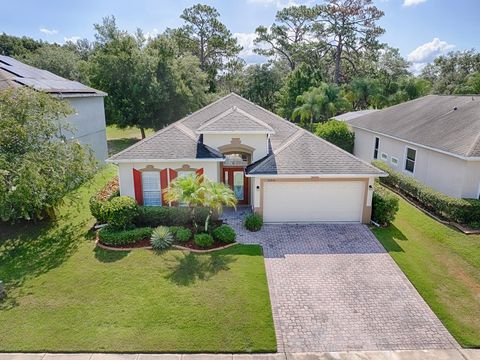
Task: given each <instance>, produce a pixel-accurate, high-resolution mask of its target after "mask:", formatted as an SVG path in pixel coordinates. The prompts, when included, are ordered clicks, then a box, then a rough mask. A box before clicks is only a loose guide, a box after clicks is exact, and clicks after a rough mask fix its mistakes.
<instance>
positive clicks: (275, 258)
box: [227, 218, 458, 352]
mask: <svg viewBox="0 0 480 360" xmlns="http://www.w3.org/2000/svg"><path fill="white" fill-rule="evenodd" d="M227 222H229V223H230V224H231V225H232V226H234V227H235V228H236V230H237V231H238V233H239V237H238V241H239V242H242V243H259V244H261V245H262V246H263V250H264V255H265V266H266V271H267V277H268V286H269V289H270V298H271V302H272V311H273V317H274V323H275V330H276V334H277V343H278V348H279V351H286V352H310V351H345V350H402V349H448V348H456V347H458V344H457V343H456V342H455V340H454V339H453V337H452V336H451V335H450V334H449V333H448V331H447V330H446V329H445V327H444V326H443V325H442V323H441V322H440V320H438V318H437V317H436V316H435V314H434V313H433V312H432V311H431V309H430V308H429V307H428V305H427V304H426V303H425V302H424V301H423V299H422V298H421V296H420V295H419V294H418V292H417V291H416V290H415V288H414V287H413V286H412V284H411V283H410V282H409V281H408V279H407V278H406V277H405V275H404V274H403V273H402V271H401V270H400V269H399V268H398V266H397V265H396V264H395V262H394V261H393V260H392V258H391V257H390V255H388V253H386V252H385V250H384V248H383V247H382V245H381V244H380V243H379V242H378V241H377V239H376V238H375V237H374V235H373V234H372V233H371V231H370V230H369V229H368V228H367V227H366V226H364V225H355V224H352V225H337V224H335V225H330V224H323V225H265V226H264V227H263V229H262V230H261V231H260V232H258V233H249V232H246V231H245V230H243V229H242V226H241V223H240V222H239V221H238V220H235V219H233V218H231V219H228V220H227Z"/></svg>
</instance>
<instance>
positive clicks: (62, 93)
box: [0, 55, 107, 163]
mask: <svg viewBox="0 0 480 360" xmlns="http://www.w3.org/2000/svg"><path fill="white" fill-rule="evenodd" d="M16 86H28V87H31V88H33V89H36V90H39V91H43V92H46V93H49V94H52V95H53V96H56V97H58V98H60V99H65V100H67V101H68V102H69V103H70V105H71V106H72V107H73V108H74V109H75V112H76V113H75V114H74V115H71V116H69V117H68V118H67V119H66V120H67V121H68V122H69V123H70V124H72V125H73V127H74V128H75V132H74V133H70V132H69V133H67V134H63V135H65V136H66V138H67V139H69V140H78V141H79V142H80V143H82V144H87V145H90V146H91V148H92V149H93V151H94V153H95V155H96V157H97V159H98V160H99V161H100V162H101V163H103V162H104V161H105V159H106V157H107V139H106V128H105V110H104V107H103V98H104V96H107V94H106V93H104V92H101V91H98V90H95V89H92V88H90V87H87V86H85V85H83V84H81V83H79V82H77V81H71V80H67V79H64V78H62V77H60V76H57V75H55V74H52V73H51V72H49V71H46V70H41V69H37V68H34V67H32V66H29V65H26V64H23V63H22V62H20V61H18V60H15V59H13V58H11V57H8V56H3V55H0V90H1V89H5V88H8V87H16Z"/></svg>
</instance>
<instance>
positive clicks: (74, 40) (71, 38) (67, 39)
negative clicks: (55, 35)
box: [63, 36, 81, 43]
mask: <svg viewBox="0 0 480 360" xmlns="http://www.w3.org/2000/svg"><path fill="white" fill-rule="evenodd" d="M80 39H81V38H80V36H70V37H64V38H63V41H65V42H69V41H71V42H73V43H76V42H77V41H78V40H80Z"/></svg>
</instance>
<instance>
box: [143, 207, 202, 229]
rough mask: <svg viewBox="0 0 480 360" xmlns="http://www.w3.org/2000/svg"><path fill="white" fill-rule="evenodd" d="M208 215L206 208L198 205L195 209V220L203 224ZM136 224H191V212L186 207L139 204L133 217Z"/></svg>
mask: <svg viewBox="0 0 480 360" xmlns="http://www.w3.org/2000/svg"><path fill="white" fill-rule="evenodd" d="M207 216H208V209H206V208H202V207H199V208H197V209H196V210H195V222H196V223H197V224H203V223H204V222H205V220H206V218H207ZM134 223H135V225H137V226H151V227H156V226H161V225H162V226H191V225H192V214H191V211H190V209H189V208H187V207H174V206H172V207H168V206H141V207H140V208H139V212H138V215H137V216H136V217H135V219H134Z"/></svg>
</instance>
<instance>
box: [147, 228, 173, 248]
mask: <svg viewBox="0 0 480 360" xmlns="http://www.w3.org/2000/svg"><path fill="white" fill-rule="evenodd" d="M172 243H173V235H172V233H171V232H170V230H169V228H168V227H166V226H158V227H156V228H155V229H154V230H153V231H152V236H151V238H150V244H151V245H152V249H153V250H155V251H158V252H160V251H164V250H167V249H168V248H169V247H170V246H172Z"/></svg>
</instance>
